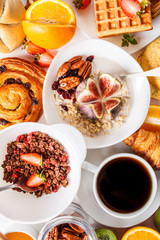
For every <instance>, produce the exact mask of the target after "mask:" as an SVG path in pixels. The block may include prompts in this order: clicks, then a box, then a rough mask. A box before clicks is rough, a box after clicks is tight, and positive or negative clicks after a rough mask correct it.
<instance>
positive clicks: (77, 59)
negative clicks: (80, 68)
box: [69, 56, 82, 65]
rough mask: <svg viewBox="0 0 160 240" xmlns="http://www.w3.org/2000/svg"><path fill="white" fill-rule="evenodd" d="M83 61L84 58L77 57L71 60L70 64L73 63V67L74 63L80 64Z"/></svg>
mask: <svg viewBox="0 0 160 240" xmlns="http://www.w3.org/2000/svg"><path fill="white" fill-rule="evenodd" d="M81 59H82V56H75V57H73V58H71V59H70V60H69V62H70V63H71V65H73V64H74V63H76V62H79V61H80V60H81Z"/></svg>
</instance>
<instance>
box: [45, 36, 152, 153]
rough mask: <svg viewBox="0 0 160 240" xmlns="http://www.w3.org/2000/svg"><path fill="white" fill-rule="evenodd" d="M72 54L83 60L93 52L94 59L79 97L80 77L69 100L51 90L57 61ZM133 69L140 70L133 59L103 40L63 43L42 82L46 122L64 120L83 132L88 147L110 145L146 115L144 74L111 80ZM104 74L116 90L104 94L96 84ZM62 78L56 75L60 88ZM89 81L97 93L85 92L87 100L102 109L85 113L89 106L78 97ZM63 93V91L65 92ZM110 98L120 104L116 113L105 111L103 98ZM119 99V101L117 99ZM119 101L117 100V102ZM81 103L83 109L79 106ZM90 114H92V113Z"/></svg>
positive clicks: (59, 64)
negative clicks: (109, 78)
mask: <svg viewBox="0 0 160 240" xmlns="http://www.w3.org/2000/svg"><path fill="white" fill-rule="evenodd" d="M75 56H82V59H81V60H84V61H86V58H87V57H88V56H94V59H93V61H92V62H91V64H92V71H91V73H90V75H89V76H87V78H86V79H85V82H86V81H87V82H89V83H85V84H84V85H85V86H82V88H81V89H82V90H81V93H80V95H81V96H80V97H79V94H78V95H77V89H78V88H79V86H80V85H83V83H82V80H81V77H80V84H78V86H76V87H74V89H76V90H75V96H76V97H75V99H76V100H75V99H73V98H72V99H71V100H70V99H67V98H68V97H67V96H66V97H62V96H63V94H61V93H60V94H59V93H57V92H58V91H57V90H56V91H55V90H53V89H52V88H53V87H52V85H53V83H54V82H55V81H57V71H58V70H59V68H60V67H61V65H62V64H63V63H64V62H68V61H69V60H70V59H72V58H73V57H75ZM72 64H73V63H71V65H72ZM82 66H83V65H82ZM133 72H142V69H141V67H140V66H139V64H138V63H137V62H136V61H135V59H133V58H132V57H131V56H130V55H129V54H128V53H126V52H125V51H124V50H122V49H121V48H119V47H117V46H115V45H114V44H111V43H109V42H106V41H104V40H99V39H91V40H85V41H82V42H78V43H75V44H72V45H69V46H67V47H65V48H64V49H63V50H62V51H60V52H59V53H58V54H57V56H56V57H55V59H54V60H53V62H52V65H51V66H50V68H49V70H48V72H47V76H46V80H45V83H44V88H43V106H44V114H45V117H46V120H47V122H48V123H49V124H52V123H58V122H68V123H70V124H72V125H74V126H75V127H77V128H78V129H79V130H80V131H81V132H82V133H83V134H84V135H85V140H86V143H87V148H89V149H93V148H101V147H106V146H111V145H114V144H116V143H118V142H120V141H123V140H124V139H125V138H127V137H128V136H130V135H131V134H132V133H134V132H135V131H136V130H137V129H138V128H139V127H140V126H141V124H142V123H143V121H144V120H145V117H146V115H147V112H148V107H149V103H150V88H149V83H148V80H147V78H146V77H142V78H137V79H132V78H130V79H129V78H128V79H127V80H126V81H121V80H120V79H116V80H117V81H118V82H119V83H118V82H117V81H116V80H113V79H115V78H114V77H115V76H116V75H118V74H119V73H133ZM107 74H109V75H110V76H111V78H112V81H111V82H112V83H114V84H115V85H120V87H119V89H118V91H115V92H113V94H110V95H107V97H106V96H104V95H105V94H104V92H103V91H102V89H101V87H100V84H99V81H100V80H99V79H101V78H104V76H108V75H107ZM67 77H68V76H67ZM69 77H70V75H69ZM88 78H91V80H93V81H91V80H89V81H88ZM65 80H66V79H63V78H62V79H61V78H59V79H58V84H59V85H60V88H61V87H62V88H63V87H64V86H65V84H66V82H65ZM70 80H71V79H70ZM75 80H77V79H74V82H75ZM91 82H95V85H96V86H97V88H98V91H99V95H100V96H99V97H97V98H94V97H93V98H90V96H88V95H87V97H89V99H90V102H89V103H90V104H92V103H93V102H94V101H95V102H96V103H97V102H101V103H102V106H101V108H102V109H103V113H102V114H101V111H100V112H99V110H98V114H97V111H96V114H93V111H90V113H88V111H89V110H87V114H86V105H87V104H86V102H85V101H86V100H85V101H82V99H83V97H84V96H85V97H86V95H85V94H86V90H88V89H89V86H90V83H91ZM92 88H93V86H92ZM102 88H103V87H102ZM64 89H65V88H64ZM69 91H70V90H69ZM65 92H68V91H65ZM65 94H66V95H67V93H65ZM94 96H95V92H94ZM64 98H65V99H64ZM110 99H112V100H114V101H117V106H119V105H121V108H120V111H118V114H116V117H113V114H111V113H113V112H111V111H106V109H107V107H106V101H108V100H110ZM119 99H120V100H121V101H119ZM83 100H84V99H83ZM71 101H72V103H71ZM95 102H94V103H95ZM119 102H120V103H121V104H119V105H118V103H119ZM107 104H108V102H107ZM80 105H81V107H80ZM100 105H101V104H100ZM92 106H93V104H92ZM107 106H108V105H107ZM66 107H67V111H66ZM70 107H71V108H70ZM84 107H85V109H83V108H84ZM91 108H92V107H91ZM68 109H69V111H68ZM88 109H89V108H88ZM92 110H93V108H92ZM94 113H95V111H94ZM94 115H96V117H95V116H94ZM97 115H98V118H97Z"/></svg>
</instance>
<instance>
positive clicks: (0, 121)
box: [0, 119, 8, 126]
mask: <svg viewBox="0 0 160 240" xmlns="http://www.w3.org/2000/svg"><path fill="white" fill-rule="evenodd" d="M7 123H8V121H6V120H5V119H0V124H1V125H3V126H4V125H6V124H7Z"/></svg>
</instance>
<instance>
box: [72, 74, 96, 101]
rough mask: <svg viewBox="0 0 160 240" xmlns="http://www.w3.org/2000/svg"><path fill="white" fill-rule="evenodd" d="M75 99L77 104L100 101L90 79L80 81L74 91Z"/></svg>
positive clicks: (94, 85) (93, 83)
mask: <svg viewBox="0 0 160 240" xmlns="http://www.w3.org/2000/svg"><path fill="white" fill-rule="evenodd" d="M76 98H77V101H78V102H79V103H89V102H93V101H96V100H98V99H100V94H99V92H98V88H97V86H96V84H95V82H94V80H92V79H91V78H89V79H88V80H87V81H82V82H81V83H80V84H79V86H78V87H77V89H76Z"/></svg>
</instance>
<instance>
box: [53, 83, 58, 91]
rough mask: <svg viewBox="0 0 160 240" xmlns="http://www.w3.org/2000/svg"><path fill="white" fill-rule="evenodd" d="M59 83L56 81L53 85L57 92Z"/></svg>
mask: <svg viewBox="0 0 160 240" xmlns="http://www.w3.org/2000/svg"><path fill="white" fill-rule="evenodd" d="M58 85H59V83H58V81H55V82H54V83H53V84H52V90H57V89H58Z"/></svg>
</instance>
